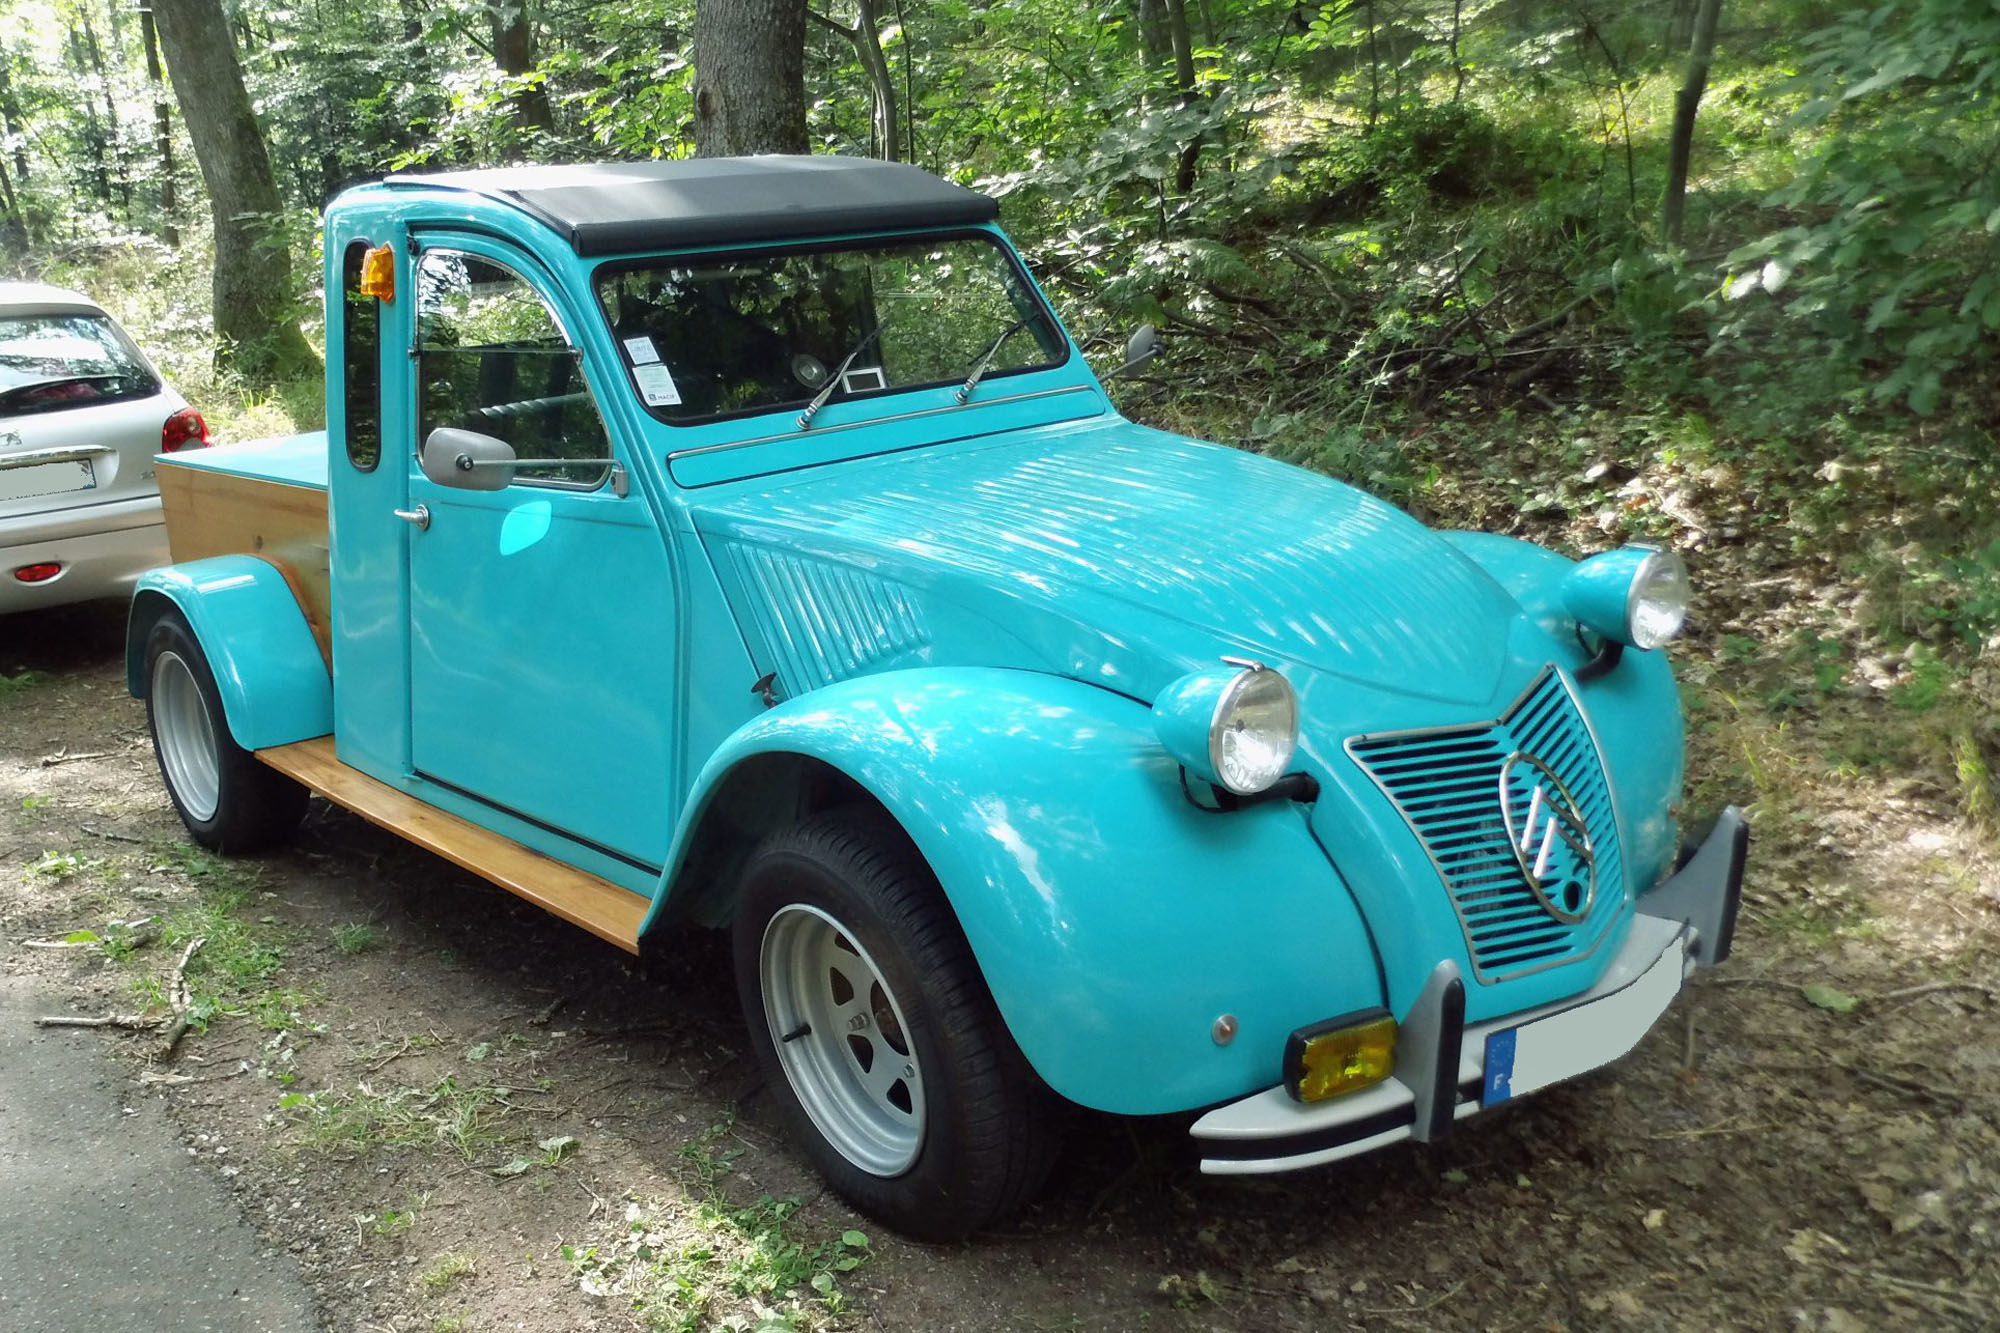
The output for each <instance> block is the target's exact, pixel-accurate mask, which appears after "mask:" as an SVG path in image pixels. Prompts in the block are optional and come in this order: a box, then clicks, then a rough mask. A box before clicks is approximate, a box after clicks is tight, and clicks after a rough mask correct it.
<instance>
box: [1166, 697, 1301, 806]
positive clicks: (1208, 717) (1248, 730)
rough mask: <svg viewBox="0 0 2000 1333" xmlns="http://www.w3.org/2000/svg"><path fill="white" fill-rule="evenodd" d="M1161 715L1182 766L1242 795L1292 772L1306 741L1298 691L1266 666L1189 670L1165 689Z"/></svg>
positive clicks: (1170, 748) (1171, 751) (1172, 750)
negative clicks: (1296, 754)
mask: <svg viewBox="0 0 2000 1333" xmlns="http://www.w3.org/2000/svg"><path fill="white" fill-rule="evenodd" d="M1153 717H1154V723H1155V726H1156V727H1157V729H1158V731H1159V733H1160V742H1161V744H1163V745H1165V746H1166V747H1167V753H1169V754H1171V755H1172V756H1173V757H1174V758H1175V760H1177V761H1178V762H1179V763H1180V765H1181V767H1182V768H1185V769H1187V770H1188V772H1190V773H1192V774H1194V775H1195V776H1196V777H1198V778H1200V779H1201V780H1202V781H1203V782H1207V783H1210V784H1211V785H1213V786H1217V787H1220V788H1222V789H1223V790H1225V791H1228V792H1232V793H1234V794H1235V795H1238V796H1255V795H1256V794H1257V793H1258V792H1261V791H1264V790H1266V789H1268V788H1269V787H1270V786H1271V784H1272V783H1274V782H1276V781H1277V780H1278V779H1279V778H1281V777H1283V776H1285V770H1286V769H1287V768H1288V767H1290V765H1291V762H1292V752H1293V750H1294V749H1296V748H1297V746H1298V740H1299V700H1298V696H1297V695H1296V694H1294V693H1293V692H1292V684H1291V682H1290V681H1288V680H1286V679H1285V678H1284V677H1283V676H1281V675H1279V674H1278V673H1277V672H1275V671H1273V670H1271V669H1270V668H1269V667H1265V666H1259V665H1251V666H1245V667H1243V668H1242V669H1241V670H1236V671H1197V672H1195V673H1193V674H1192V675H1187V676H1182V677H1181V678H1180V679H1179V680H1177V681H1175V682H1174V683H1173V684H1171V685H1169V686H1167V688H1166V689H1164V690H1162V691H1160V697H1159V698H1158V699H1156V700H1154V702H1153Z"/></svg>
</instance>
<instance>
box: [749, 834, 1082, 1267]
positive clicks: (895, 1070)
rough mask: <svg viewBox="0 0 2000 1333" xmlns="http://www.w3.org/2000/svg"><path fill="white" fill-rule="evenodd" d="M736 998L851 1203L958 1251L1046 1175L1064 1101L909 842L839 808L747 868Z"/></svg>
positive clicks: (798, 1119) (753, 1038) (802, 1131)
mask: <svg viewBox="0 0 2000 1333" xmlns="http://www.w3.org/2000/svg"><path fill="white" fill-rule="evenodd" d="M734 929H735V957H736V978H737V987H738V990H739V991H740V993H741V995H742V998H743V1011H744V1014H745V1016H746V1018H747V1019H748V1021H749V1026H750V1042H751V1045H752V1047H753V1048H754V1049H755V1051H756V1054H757V1059H758V1063H759V1064H760V1066H761V1067H762V1068H763V1070H764V1072H765V1077H766V1079H767V1080H768V1082H769V1083H770V1084H771V1087H772V1090H773V1092H774V1095H775V1096H776V1098H777V1100H778V1103H779V1106H780V1110H781V1114H782V1115H783V1117H784V1119H785V1121H786V1123H787V1128H788V1129H789V1130H790V1131H791V1134H792V1137H793V1139H794V1140H795V1141H797V1143H798V1144H799V1145H800V1147H801V1148H802V1149H803V1151H804V1152H805V1154H806V1155H807V1156H808V1157H809V1158H810V1159H811V1160H812V1162H813V1165H814V1166H815V1167H817V1168H818V1170H819V1172H820V1174H821V1175H823V1176H824V1177H826V1179H827V1181H828V1182H829V1183H831V1184H832V1185H833V1187H834V1188H835V1189H837V1190H838V1191H839V1192H840V1193H841V1194H843V1195H845V1196H846V1197H847V1198H848V1199H849V1200H850V1201H851V1202H852V1203H853V1204H854V1205H855V1206H856V1207H858V1208H860V1209H861V1210H862V1211H863V1212H865V1213H867V1214H869V1215H870V1216H872V1217H875V1218H877V1219H879V1220H880V1221H882V1222H885V1223H887V1224H888V1225H889V1226H891V1227H894V1228H895V1229H896V1230H898V1231H901V1232H903V1233H905V1234H907V1235H910V1236H913V1237H916V1238H918V1239H922V1240H957V1239H960V1238H962V1237H964V1236H966V1235H968V1234H969V1233H971V1232H973V1231H975V1230H977V1229H979V1228H980V1227H983V1226H986V1225H988V1224H990V1223H992V1222H994V1221H997V1220H999V1219H1000V1218H1001V1217H1003V1216H1004V1215H1006V1214H1007V1213H1010V1212H1012V1211H1014V1210H1015V1209H1017V1208H1019V1207H1020V1206H1021V1205H1022V1204H1024V1203H1025V1202H1026V1201H1027V1199H1028V1198H1029V1197H1030V1196H1031V1195H1032V1194H1033V1192H1034V1190H1035V1189H1036V1188H1037V1187H1039V1186H1040V1184H1041V1182H1042V1180H1043V1179H1044V1177H1046V1175H1047V1174H1048V1167H1049V1161H1050V1158H1051V1156H1052V1153H1053V1148H1054V1138H1055V1136H1054V1132H1053V1125H1052V1120H1053V1113H1054V1109H1055V1106H1054V1096H1053V1094H1051V1093H1050V1092H1049V1091H1048V1090H1047V1089H1046V1088H1045V1087H1043V1086H1042V1084H1041V1083H1040V1081H1039V1080H1038V1079H1037V1078H1036V1077H1035V1074H1034V1073H1033V1071H1032V1070H1030V1069H1029V1068H1028V1066H1027V1062H1026V1061H1025V1060H1024V1059H1023V1058H1022V1057H1021V1054H1020V1052H1019V1051H1018V1050H1017V1049H1016V1048H1015V1046H1014V1041H1013V1038H1012V1037H1011V1036H1010V1035H1009V1034H1008V1032H1007V1029H1006V1025H1005V1024H1004V1023H1003V1022H1002V1021H1001V1018H1000V1015H999V1012H998V1011H997V1010H996V1009H995V1008H994V1005H993V1001H992V998H991V997H990V996H989V995H988V994H987V991H986V986H985V983H984V981H983V980H982V979H981V977H980V975H979V969H978V966H977V964H976V963H975V962H974V961H973V958H972V951H971V949H970V948H969V947H968V946H967V945H966V943H965V938H964V936H963V935H962V934H961V933H960V931H959V928H958V922H957V920H956V919H955V918H954V917H953V916H952V914H951V911H950V909H949V907H948V906H947V905H946V903H945V901H944V896H943V894H942V892H941V891H940V890H939V889H938V887H937V883H936V881H935V880H934V879H933V878H932V877H931V875H930V872H929V870H928V868H927V867H925V866H924V864H923V862H922V860H921V859H920V858H919V857H918V856H917V855H916V852H915V850H914V849H913V848H911V847H910V845H909V843H908V841H907V840H906V839H905V838H904V837H903V835H902V832H901V830H899V829H897V828H896V826H895V825H894V824H893V823H891V822H890V821H889V820H887V819H886V818H882V817H880V816H878V815H876V814H874V813H873V812H861V811H852V810H844V811H834V812H831V813H829V814H825V815H820V816H817V817H814V818H812V819H808V820H806V821H805V822H803V823H801V824H798V825H795V826H793V827H792V828H789V829H786V830H784V831H782V832H780V833H778V834H776V835H774V836H773V837H772V838H771V839H770V840H769V841H767V842H766V843H765V844H764V845H763V846H762V847H761V848H759V849H758V851H757V852H756V854H755V855H754V856H753V857H752V858H751V861H750V864H749V865H748V867H746V869H745V872H744V880H743V886H742V892H741V895H740V896H739V898H738V901H737V907H736V920H735V928H734Z"/></svg>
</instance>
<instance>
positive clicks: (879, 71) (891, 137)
mask: <svg viewBox="0 0 2000 1333" xmlns="http://www.w3.org/2000/svg"><path fill="white" fill-rule="evenodd" d="M854 6H855V9H856V10H857V11H858V13H857V18H856V21H855V25H854V37H855V42H854V46H855V49H856V50H857V51H859V52H860V53H861V63H862V64H863V65H865V66H867V68H868V81H869V82H870V83H872V84H874V85H875V132H876V138H877V140H878V141H879V142H880V143H881V145H882V160H883V161H885V162H901V161H902V160H903V149H902V140H903V134H902V114H901V113H900V112H899V111H898V110H897V109H896V76H895V75H894V74H892V73H891V72H890V71H889V61H888V58H887V57H886V56H884V55H883V54H882V22H881V19H880V17H879V16H878V15H877V14H876V12H875V0H854ZM904 40H905V41H907V40H909V39H908V37H907V36H906V37H905V38H904Z"/></svg>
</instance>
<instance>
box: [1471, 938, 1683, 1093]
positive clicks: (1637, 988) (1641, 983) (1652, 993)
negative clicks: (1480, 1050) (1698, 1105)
mask: <svg viewBox="0 0 2000 1333" xmlns="http://www.w3.org/2000/svg"><path fill="white" fill-rule="evenodd" d="M1685 946H1686V935H1685V933H1683V934H1681V935H1676V936H1675V937H1674V942H1673V944H1671V945H1670V946H1668V948H1667V951H1666V952H1665V953H1663V954H1661V955H1660V957H1659V961H1658V962H1656V963H1654V964H1653V965H1652V966H1651V967H1649V968H1647V969H1646V970H1645V972H1643V973H1642V974H1640V976H1639V978H1638V979H1637V980H1635V981H1634V982H1633V983H1632V984H1631V985H1629V986H1627V987H1625V988H1624V989H1623V990H1619V991H1613V992H1612V993H1611V994H1609V995H1605V996H1601V997H1599V998H1598V999H1596V1000H1593V1001H1591V1002H1590V1003H1589V1004H1580V1005H1578V1006H1577V1007H1576V1008H1574V1009H1565V1010H1563V1011H1562V1012H1561V1013H1559V1014H1550V1015H1549V1016H1548V1017H1547V1018H1539V1019H1536V1020H1535V1021H1534V1022H1532V1023H1523V1024H1521V1026H1519V1027H1517V1028H1507V1029H1505V1030H1503V1031H1500V1032H1491V1033H1488V1034H1487V1036H1486V1076H1485V1086H1484V1088H1483V1089H1482V1090H1481V1094H1480V1098H1479V1100H1480V1104H1481V1105H1483V1106H1492V1105H1493V1104H1494V1103H1496V1102H1504V1101H1506V1100H1507V1099H1508V1098H1510V1097H1518V1096H1520V1095H1521V1094H1523V1093H1529V1092H1533V1091H1535V1090H1536V1089H1537V1088H1546V1087H1547V1086H1548V1085H1549V1084H1551V1083H1560V1082H1562V1080H1564V1079H1566V1078H1574V1077H1576V1076H1577V1075H1578V1074H1582V1073H1586V1072H1588V1071H1589V1070H1592V1069H1596V1068H1598V1067H1599V1066H1601V1065H1608V1064H1610V1063H1611V1062H1612V1061H1613V1060H1616V1059H1617V1058H1618V1057H1619V1056H1621V1055H1623V1054H1625V1053H1626V1052H1627V1051H1629V1050H1631V1049H1632V1048H1633V1047H1634V1046H1637V1045H1638V1044H1639V1038H1641V1037H1643V1036H1645V1035H1646V1033H1647V1032H1649V1031H1650V1030H1651V1029H1652V1026H1653V1024H1654V1023H1655V1022H1657V1021H1658V1020H1659V1017H1660V1015H1661V1014H1663V1013H1665V1012H1666V1011H1667V1006H1668V1005H1670V1004H1672V1003H1673V1000H1674V996H1676V995H1678V994H1680V993H1681V981H1682V977H1683V973H1684V972H1685V970H1686V963H1685V956H1686V952H1687V950H1686V947H1685Z"/></svg>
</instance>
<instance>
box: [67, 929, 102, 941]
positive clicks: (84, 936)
mask: <svg viewBox="0 0 2000 1333" xmlns="http://www.w3.org/2000/svg"><path fill="white" fill-rule="evenodd" d="M63 943H64V944H101V943H103V941H101V940H99V939H98V938H97V932H96V931H94V930H72V931H71V932H70V933H69V934H67V935H65V936H63Z"/></svg>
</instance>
